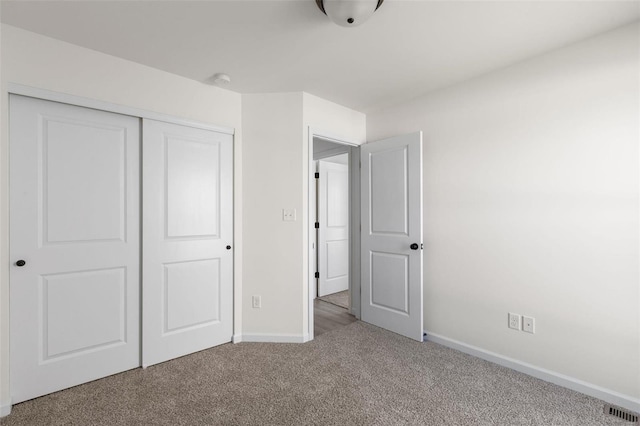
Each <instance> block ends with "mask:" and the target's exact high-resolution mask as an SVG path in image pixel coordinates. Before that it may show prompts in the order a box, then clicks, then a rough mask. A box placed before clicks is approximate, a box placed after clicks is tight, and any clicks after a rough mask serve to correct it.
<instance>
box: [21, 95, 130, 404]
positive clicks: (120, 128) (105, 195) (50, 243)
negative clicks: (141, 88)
mask: <svg viewBox="0 0 640 426" xmlns="http://www.w3.org/2000/svg"><path fill="white" fill-rule="evenodd" d="M10 150H11V154H10V222H11V224H10V258H11V266H10V270H9V278H10V283H11V284H10V286H11V288H10V290H11V301H10V308H11V314H10V315H11V326H10V327H11V393H12V399H13V402H14V403H17V402H21V401H24V400H27V399H31V398H35V397H37V396H40V395H44V394H47V393H50V392H54V391H57V390H60V389H63V388H67V387H71V386H75V385H78V384H80V383H84V382H87V381H90V380H94V379H97V378H100V377H104V376H107V375H110V374H114V373H118V372H120V371H124V370H127V369H131V368H135V367H137V366H139V365H140V340H139V339H140V319H139V318H140V308H139V294H140V278H139V276H140V275H139V255H140V254H139V253H140V241H139V234H140V231H139V223H140V208H139V205H140V204H139V174H140V166H139V153H140V131H139V120H138V119H136V118H133V117H128V116H123V115H118V114H112V113H107V112H103V111H96V110H92V109H87V108H81V107H75V106H70V105H65V104H59V103H55V102H48V101H43V100H38V99H33V98H26V97H22V96H14V95H11V96H10ZM20 265H21V266H20Z"/></svg>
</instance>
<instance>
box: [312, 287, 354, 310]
mask: <svg viewBox="0 0 640 426" xmlns="http://www.w3.org/2000/svg"><path fill="white" fill-rule="evenodd" d="M319 299H320V300H324V301H325V302H328V303H331V304H333V305H337V306H340V307H342V308H346V309H349V290H345V291H339V292H337V293H333V294H327V295H326V296H322V297H320V298H319Z"/></svg>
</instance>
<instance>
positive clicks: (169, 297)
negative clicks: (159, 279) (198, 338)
mask: <svg viewBox="0 0 640 426" xmlns="http://www.w3.org/2000/svg"><path fill="white" fill-rule="evenodd" d="M164 267H165V300H164V304H165V306H164V314H165V317H164V322H165V325H166V326H165V331H164V332H165V334H166V333H173V332H176V331H184V330H187V329H189V328H192V327H200V326H206V325H211V324H213V323H214V322H218V321H220V259H207V260H197V261H193V262H179V263H170V264H165V265H164Z"/></svg>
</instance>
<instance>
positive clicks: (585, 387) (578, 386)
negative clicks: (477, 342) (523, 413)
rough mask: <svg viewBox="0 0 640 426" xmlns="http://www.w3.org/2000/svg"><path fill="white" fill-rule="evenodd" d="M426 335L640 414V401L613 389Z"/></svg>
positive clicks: (461, 350)
mask: <svg viewBox="0 0 640 426" xmlns="http://www.w3.org/2000/svg"><path fill="white" fill-rule="evenodd" d="M425 334H426V336H425V341H429V342H434V343H438V344H440V345H443V346H447V347H449V348H451V349H456V350H458V351H460V352H464V353H466V354H469V355H473V356H475V357H477V358H482V359H484V360H485V361H489V362H493V363H494V364H498V365H501V366H503V367H507V368H511V369H512V370H516V371H519V372H521V373H524V374H528V375H529V376H533V377H535V378H537V379H540V380H544V381H546V382H551V383H554V384H556V385H558V386H562V387H565V388H568V389H571V390H574V391H576V392H580V393H583V394H585V395H589V396H592V397H594V398H598V399H601V400H603V401H605V402H608V403H610V404H614V405H617V406H619V407H622V408H626V409H628V410H631V411H634V412H636V413H638V412H640V399H636V398H633V397H631V396H629V395H624V394H621V393H619V392H616V391H613V390H611V389H606V388H603V387H601V386H597V385H594V384H592V383H588V382H584V381H582V380H579V379H576V378H573V377H570V376H565V375H564V374H560V373H556V372H555V371H550V370H546V369H544V368H541V367H538V366H535V365H533V364H529V363H526V362H522V361H518V360H516V359H513V358H509V357H506V356H503V355H500V354H497V353H495V352H490V351H487V350H484V349H481V348H478V347H476V346H472V345H468V344H466V343H462V342H459V341H457V340H453V339H449V338H447V337H444V336H439V335H437V334H434V333H430V332H428V331H425Z"/></svg>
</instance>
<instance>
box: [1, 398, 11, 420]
mask: <svg viewBox="0 0 640 426" xmlns="http://www.w3.org/2000/svg"><path fill="white" fill-rule="evenodd" d="M9 414H11V401H4V402H3V403H1V404H0V417H6V416H8V415H9Z"/></svg>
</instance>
